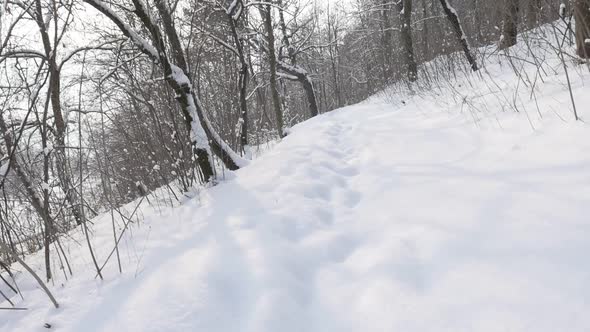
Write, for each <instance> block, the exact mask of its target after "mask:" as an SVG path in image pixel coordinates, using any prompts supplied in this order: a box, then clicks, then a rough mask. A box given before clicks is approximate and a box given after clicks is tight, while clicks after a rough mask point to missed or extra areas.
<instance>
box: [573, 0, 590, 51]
mask: <svg viewBox="0 0 590 332" xmlns="http://www.w3.org/2000/svg"><path fill="white" fill-rule="evenodd" d="M574 16H575V18H576V45H577V49H578V55H579V56H580V57H581V58H584V59H588V58H590V0H575V2H574Z"/></svg>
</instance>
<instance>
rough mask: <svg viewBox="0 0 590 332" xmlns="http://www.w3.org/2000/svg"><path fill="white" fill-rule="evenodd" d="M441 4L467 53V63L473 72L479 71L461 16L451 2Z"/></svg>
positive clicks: (444, 1)
mask: <svg viewBox="0 0 590 332" xmlns="http://www.w3.org/2000/svg"><path fill="white" fill-rule="evenodd" d="M440 4H441V5H442V7H443V10H444V12H445V15H446V16H447V19H448V20H449V22H450V23H451V26H452V27H453V30H454V31H455V35H456V36H457V39H458V40H459V43H460V44H461V47H462V48H463V53H465V57H466V58H467V61H469V64H470V65H471V69H472V70H473V71H477V70H478V69H479V67H478V66H477V62H476V60H475V56H474V55H473V52H472V51H471V47H470V46H469V42H468V41H467V36H466V35H465V32H464V31H463V27H462V26H461V21H460V20H459V15H457V11H456V10H455V9H454V8H453V7H452V6H451V4H450V3H449V0H440Z"/></svg>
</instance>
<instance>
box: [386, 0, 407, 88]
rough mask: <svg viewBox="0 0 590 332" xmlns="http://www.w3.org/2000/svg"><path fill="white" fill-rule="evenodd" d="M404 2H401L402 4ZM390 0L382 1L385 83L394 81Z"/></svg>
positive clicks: (401, 0)
mask: <svg viewBox="0 0 590 332" xmlns="http://www.w3.org/2000/svg"><path fill="white" fill-rule="evenodd" d="M402 2H403V0H400V4H401V3H402ZM389 3H390V1H389V0H381V21H382V23H381V38H382V39H383V40H382V42H383V63H382V66H383V82H389V81H390V80H392V79H393V77H392V76H393V65H392V63H393V61H392V60H393V26H392V24H391V19H390V18H389V12H390V11H391V7H390V5H389Z"/></svg>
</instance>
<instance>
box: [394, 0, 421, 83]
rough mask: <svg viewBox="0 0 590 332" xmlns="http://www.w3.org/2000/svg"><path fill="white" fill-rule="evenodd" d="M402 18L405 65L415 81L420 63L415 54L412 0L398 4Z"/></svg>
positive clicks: (401, 28) (401, 29) (401, 31)
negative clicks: (417, 61) (417, 62)
mask: <svg viewBox="0 0 590 332" xmlns="http://www.w3.org/2000/svg"><path fill="white" fill-rule="evenodd" d="M398 9H399V18H400V23H401V27H400V34H401V39H402V43H403V44H404V53H405V65H406V73H407V75H408V80H410V82H413V81H415V80H416V79H417V78H418V65H417V64H416V58H415V56H414V46H413V43H412V25H411V24H412V0H401V1H400V2H399V4H398Z"/></svg>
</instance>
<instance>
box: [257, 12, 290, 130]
mask: <svg viewBox="0 0 590 332" xmlns="http://www.w3.org/2000/svg"><path fill="white" fill-rule="evenodd" d="M261 11H262V14H263V17H264V29H265V30H266V35H267V41H268V63H269V65H270V92H271V95H272V103H273V106H274V111H275V116H276V120H277V131H278V133H279V137H284V136H285V135H284V133H283V111H282V110H281V99H280V97H279V90H278V88H279V87H278V85H277V55H276V50H275V34H274V31H273V27H272V16H271V7H270V5H266V6H265V8H264V9H261Z"/></svg>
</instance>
